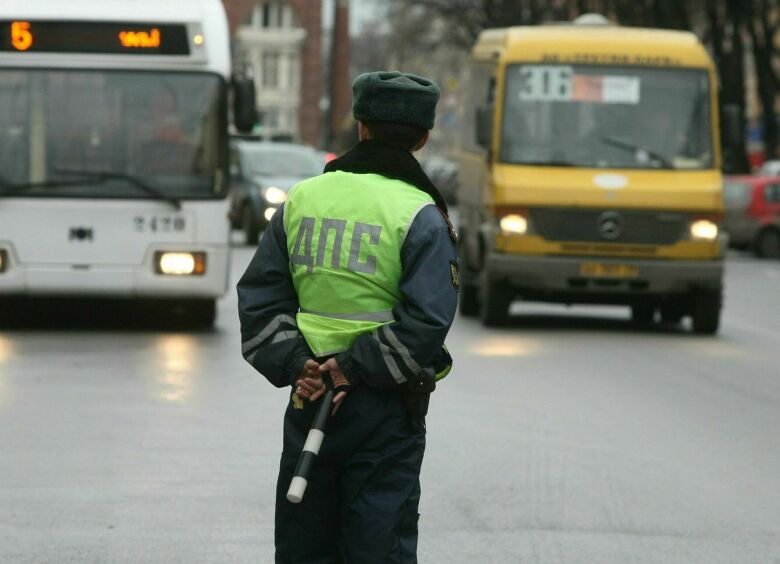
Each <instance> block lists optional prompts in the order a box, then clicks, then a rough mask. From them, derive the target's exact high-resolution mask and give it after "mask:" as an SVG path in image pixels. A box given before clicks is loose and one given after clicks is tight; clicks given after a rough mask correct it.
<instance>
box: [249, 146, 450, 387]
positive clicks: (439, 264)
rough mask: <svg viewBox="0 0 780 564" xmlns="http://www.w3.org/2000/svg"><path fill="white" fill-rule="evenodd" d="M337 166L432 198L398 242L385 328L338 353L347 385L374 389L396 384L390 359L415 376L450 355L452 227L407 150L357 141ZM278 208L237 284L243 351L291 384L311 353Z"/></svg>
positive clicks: (273, 377) (277, 380)
mask: <svg viewBox="0 0 780 564" xmlns="http://www.w3.org/2000/svg"><path fill="white" fill-rule="evenodd" d="M336 170H341V171H345V172H351V173H355V174H368V173H373V174H380V175H382V176H385V177H388V178H394V179H397V180H403V181H405V182H407V183H409V184H412V185H414V186H416V187H417V188H419V189H420V190H423V191H425V192H427V193H429V194H430V195H431V196H432V197H433V198H434V201H435V202H436V204H437V205H430V206H425V207H424V208H423V209H422V210H421V211H420V212H419V213H418V215H417V216H416V218H415V219H414V221H413V222H412V225H411V227H410V229H409V232H408V234H407V237H406V240H405V242H404V244H403V247H402V248H401V263H402V277H401V281H400V290H401V293H402V296H403V300H402V301H401V302H400V303H399V304H398V305H397V306H396V307H395V308H394V309H393V316H394V319H395V320H394V321H393V322H391V323H390V324H389V328H390V330H389V331H384V330H376V331H372V332H370V333H366V334H363V335H361V336H360V337H358V338H357V339H356V340H355V341H354V343H353V344H352V347H351V348H350V349H349V350H348V351H345V352H343V353H341V354H339V355H337V356H336V359H337V360H338V362H339V365H340V367H341V369H342V371H343V372H344V375H345V376H346V377H347V379H348V380H349V381H350V383H351V384H352V385H356V384H358V383H360V382H363V383H365V384H366V385H368V386H369V387H371V388H374V389H377V390H382V389H386V390H395V389H397V388H398V386H399V383H398V382H397V381H396V378H394V377H393V374H392V373H391V371H390V368H389V367H388V362H392V363H394V364H395V365H397V366H398V367H399V368H400V370H401V371H402V373H403V374H404V376H405V377H406V378H407V380H408V381H410V382H413V381H415V379H417V378H418V377H419V376H420V373H421V372H423V371H425V372H428V373H429V374H430V373H432V372H437V371H438V370H439V368H438V366H440V365H441V364H442V363H446V362H447V361H448V360H449V355H447V354H446V351H443V345H444V338H445V336H446V335H447V332H448V331H449V328H450V325H451V324H452V321H453V317H454V315H455V310H456V305H457V292H458V272H457V255H456V250H455V242H454V241H455V235H454V231H453V229H452V225H451V224H450V223H449V219H448V218H447V216H446V213H447V208H446V203H445V202H444V200H443V198H442V197H441V195H440V194H439V193H438V191H437V190H436V188H435V187H434V186H433V184H432V183H431V181H430V180H429V179H428V177H427V176H426V175H425V173H424V172H423V171H422V168H421V167H420V165H419V163H418V162H417V160H416V159H415V158H414V157H413V156H412V155H411V153H409V152H408V151H405V150H403V149H399V148H395V147H391V146H388V145H384V144H381V143H378V142H375V141H363V142H361V143H359V144H358V145H356V146H355V147H354V148H353V149H352V150H351V151H349V152H348V153H346V154H345V155H344V156H342V157H341V158H339V159H336V160H334V161H332V162H330V163H328V166H327V167H326V168H325V174H327V173H328V172H332V171H336ZM356 197H359V195H356ZM283 214H284V206H282V207H281V208H279V210H278V211H277V213H276V214H275V215H274V217H273V218H272V219H271V222H270V224H269V226H268V228H267V230H266V231H265V233H264V235H263V238H262V241H261V243H260V246H259V247H258V249H257V252H256V253H255V255H254V257H253V258H252V261H251V263H250V264H249V267H248V268H247V270H246V272H245V273H244V275H243V277H242V278H241V280H240V281H239V283H238V307H239V317H240V320H241V340H242V344H243V347H242V353H243V356H244V358H246V359H247V361H248V362H250V364H251V365H252V366H253V367H254V368H255V369H256V370H257V371H258V372H260V373H261V374H263V375H264V376H265V377H266V378H267V379H268V380H269V381H270V382H271V383H272V384H274V385H275V386H277V387H284V386H289V385H293V384H294V382H295V380H296V379H297V378H298V376H299V375H300V373H301V370H302V368H303V364H304V362H305V361H306V360H308V359H310V358H313V354H312V352H311V350H310V349H309V346H308V345H307V343H306V340H305V339H304V337H303V335H301V333H300V332H299V331H298V327H297V325H296V322H295V315H296V313H297V312H298V308H299V304H298V297H297V295H296V293H295V288H294V286H293V281H292V276H291V274H290V266H289V264H290V259H289V255H288V245H287V235H286V233H285V230H284V223H283ZM444 357H446V358H444Z"/></svg>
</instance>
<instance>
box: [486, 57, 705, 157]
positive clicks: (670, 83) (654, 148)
mask: <svg viewBox="0 0 780 564" xmlns="http://www.w3.org/2000/svg"><path fill="white" fill-rule="evenodd" d="M500 160H501V161H502V162H506V163H515V164H533V165H537V166H538V165H541V166H544V165H547V166H559V165H558V164H557V163H566V166H570V167H593V168H625V169H632V168H638V169H675V170H682V169H689V170H690V169H694V170H695V169H707V168H712V167H713V162H714V161H713V149H712V129H711V125H710V90H709V80H708V77H707V73H706V72H705V71H703V70H696V69H671V68H670V69H667V68H641V67H611V66H590V65H557V64H556V65H536V64H534V65H510V66H509V67H508V68H507V71H506V88H505V93H504V113H503V123H502V134H501V150H500Z"/></svg>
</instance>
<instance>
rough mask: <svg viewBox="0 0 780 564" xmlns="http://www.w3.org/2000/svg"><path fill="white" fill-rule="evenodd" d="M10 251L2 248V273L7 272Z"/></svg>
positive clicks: (0, 254)
mask: <svg viewBox="0 0 780 564" xmlns="http://www.w3.org/2000/svg"><path fill="white" fill-rule="evenodd" d="M7 265H8V253H7V252H5V250H3V249H0V273H2V272H5V271H6V268H8V266H7Z"/></svg>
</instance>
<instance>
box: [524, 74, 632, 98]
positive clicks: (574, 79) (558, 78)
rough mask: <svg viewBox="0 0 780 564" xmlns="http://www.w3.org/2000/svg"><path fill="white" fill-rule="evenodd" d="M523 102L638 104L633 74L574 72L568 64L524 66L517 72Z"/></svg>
mask: <svg viewBox="0 0 780 564" xmlns="http://www.w3.org/2000/svg"><path fill="white" fill-rule="evenodd" d="M520 76H521V80H522V84H521V87H520V92H519V95H520V100H521V101H523V102H537V101H542V102H591V103H596V104H639V102H640V93H641V83H640V80H639V77H637V76H626V75H610V74H581V73H580V74H578V73H576V72H575V71H574V69H573V68H572V67H571V66H568V65H527V66H525V67H523V69H522V71H521V75H520Z"/></svg>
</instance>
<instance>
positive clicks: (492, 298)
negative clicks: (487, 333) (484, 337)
mask: <svg viewBox="0 0 780 564" xmlns="http://www.w3.org/2000/svg"><path fill="white" fill-rule="evenodd" d="M481 290H482V299H481V300H480V309H479V315H480V318H481V319H482V324H483V325H485V326H486V327H500V326H502V325H505V324H506V322H507V321H508V320H509V306H510V305H511V304H512V293H511V290H510V289H509V287H508V286H507V285H506V284H504V283H501V282H488V281H487V280H486V281H485V283H484V284H483V285H482V288H481Z"/></svg>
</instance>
